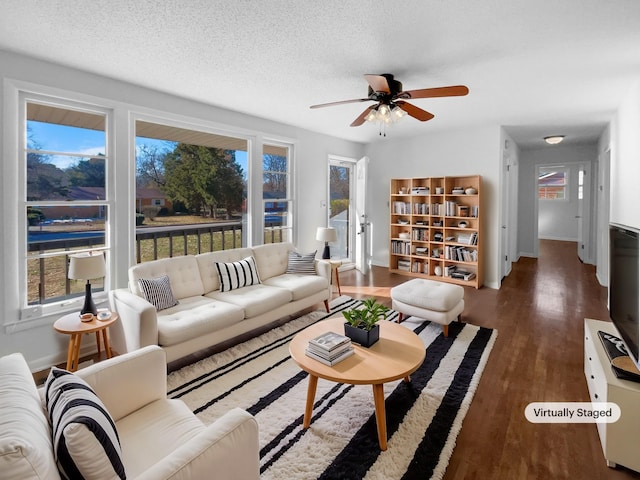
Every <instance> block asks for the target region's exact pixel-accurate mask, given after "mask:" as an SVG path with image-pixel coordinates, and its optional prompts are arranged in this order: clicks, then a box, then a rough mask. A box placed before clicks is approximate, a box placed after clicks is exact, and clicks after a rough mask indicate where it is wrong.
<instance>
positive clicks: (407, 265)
mask: <svg viewBox="0 0 640 480" xmlns="http://www.w3.org/2000/svg"><path fill="white" fill-rule="evenodd" d="M398 270H403V271H405V272H410V271H411V262H410V261H409V260H398Z"/></svg>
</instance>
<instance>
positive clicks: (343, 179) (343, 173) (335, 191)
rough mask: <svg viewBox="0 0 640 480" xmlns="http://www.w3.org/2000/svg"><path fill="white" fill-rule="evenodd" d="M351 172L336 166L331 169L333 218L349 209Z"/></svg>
mask: <svg viewBox="0 0 640 480" xmlns="http://www.w3.org/2000/svg"><path fill="white" fill-rule="evenodd" d="M349 171H350V170H349V169H348V168H345V167H340V166H335V165H332V166H331V167H330V168H329V188H330V191H331V216H332V217H335V216H336V215H338V214H339V213H341V212H343V211H344V210H346V209H347V208H348V207H349V183H350V182H349Z"/></svg>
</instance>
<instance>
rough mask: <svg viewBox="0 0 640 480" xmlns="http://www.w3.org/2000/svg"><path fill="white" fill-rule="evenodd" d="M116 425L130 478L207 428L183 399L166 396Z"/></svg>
mask: <svg viewBox="0 0 640 480" xmlns="http://www.w3.org/2000/svg"><path fill="white" fill-rule="evenodd" d="M117 427H118V432H119V433H120V438H121V440H122V451H123V461H124V464H125V467H126V470H127V475H128V476H129V477H130V478H136V477H138V476H139V475H140V474H142V473H144V472H145V471H146V470H147V469H149V468H150V467H151V466H153V465H155V464H156V463H158V462H159V461H160V460H162V459H163V458H165V457H167V456H169V455H171V454H173V452H175V451H176V449H178V448H179V447H180V446H181V445H184V444H186V443H188V442H189V440H191V439H192V438H194V437H195V436H196V435H198V434H199V433H200V432H202V431H203V430H205V426H204V425H203V423H202V422H201V421H200V420H198V418H197V417H196V416H195V415H194V414H193V413H192V412H191V410H189V407H187V405H186V404H185V403H184V402H183V401H182V400H167V399H162V400H156V401H155V402H153V403H150V404H148V405H147V406H145V407H144V408H141V409H139V410H137V411H135V412H133V413H132V414H130V415H128V416H126V417H124V418H123V419H122V420H120V421H119V422H118V424H117ZM167 432H171V434H170V435H167ZM215 473H216V472H211V478H216V475H215Z"/></svg>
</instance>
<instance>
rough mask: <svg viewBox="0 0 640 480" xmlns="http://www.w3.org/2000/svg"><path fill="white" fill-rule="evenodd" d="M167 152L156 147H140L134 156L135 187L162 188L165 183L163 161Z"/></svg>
mask: <svg viewBox="0 0 640 480" xmlns="http://www.w3.org/2000/svg"><path fill="white" fill-rule="evenodd" d="M167 153H168V152H167V150H166V149H165V150H161V149H159V148H158V147H157V146H156V145H146V144H145V145H141V146H140V147H139V148H138V154H137V156H136V185H137V186H138V187H147V186H149V185H154V186H157V187H163V186H164V185H165V183H166V178H165V166H164V163H165V160H166V159H167Z"/></svg>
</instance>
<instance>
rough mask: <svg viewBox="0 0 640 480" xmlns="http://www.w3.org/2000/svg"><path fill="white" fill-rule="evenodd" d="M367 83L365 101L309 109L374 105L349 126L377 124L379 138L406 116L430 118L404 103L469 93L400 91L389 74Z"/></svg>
mask: <svg viewBox="0 0 640 480" xmlns="http://www.w3.org/2000/svg"><path fill="white" fill-rule="evenodd" d="M364 78H365V79H366V80H367V82H368V83H369V88H368V96H367V98H355V99H353V100H342V101H339V102H331V103H323V104H319V105H312V106H311V108H322V107H330V106H335V105H342V104H345V103H356V102H368V101H372V102H377V105H372V106H369V107H367V108H366V109H365V110H364V112H362V113H361V114H360V115H359V116H358V117H357V118H356V119H355V120H354V121H353V122H352V123H351V126H352V127H358V126H360V125H362V124H363V123H364V122H377V123H378V124H379V125H380V135H384V136H386V132H385V127H386V125H390V124H392V123H394V122H397V121H398V120H400V119H401V118H402V117H404V116H406V115H409V116H411V117H413V118H415V119H416V120H419V121H421V122H426V121H427V120H431V119H432V118H433V117H434V115H433V114H432V113H430V112H427V111H426V110H422V109H421V108H418V107H416V106H415V105H412V104H410V103H407V102H405V101H404V100H408V99H416V98H435V97H456V96H463V95H467V94H468V93H469V89H468V88H467V87H465V86H464V85H454V86H450V87H439V88H423V89H420V90H406V91H405V90H402V83H400V82H399V81H397V80H395V79H394V78H393V75H392V74H390V73H383V74H382V75H365V76H364Z"/></svg>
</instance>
